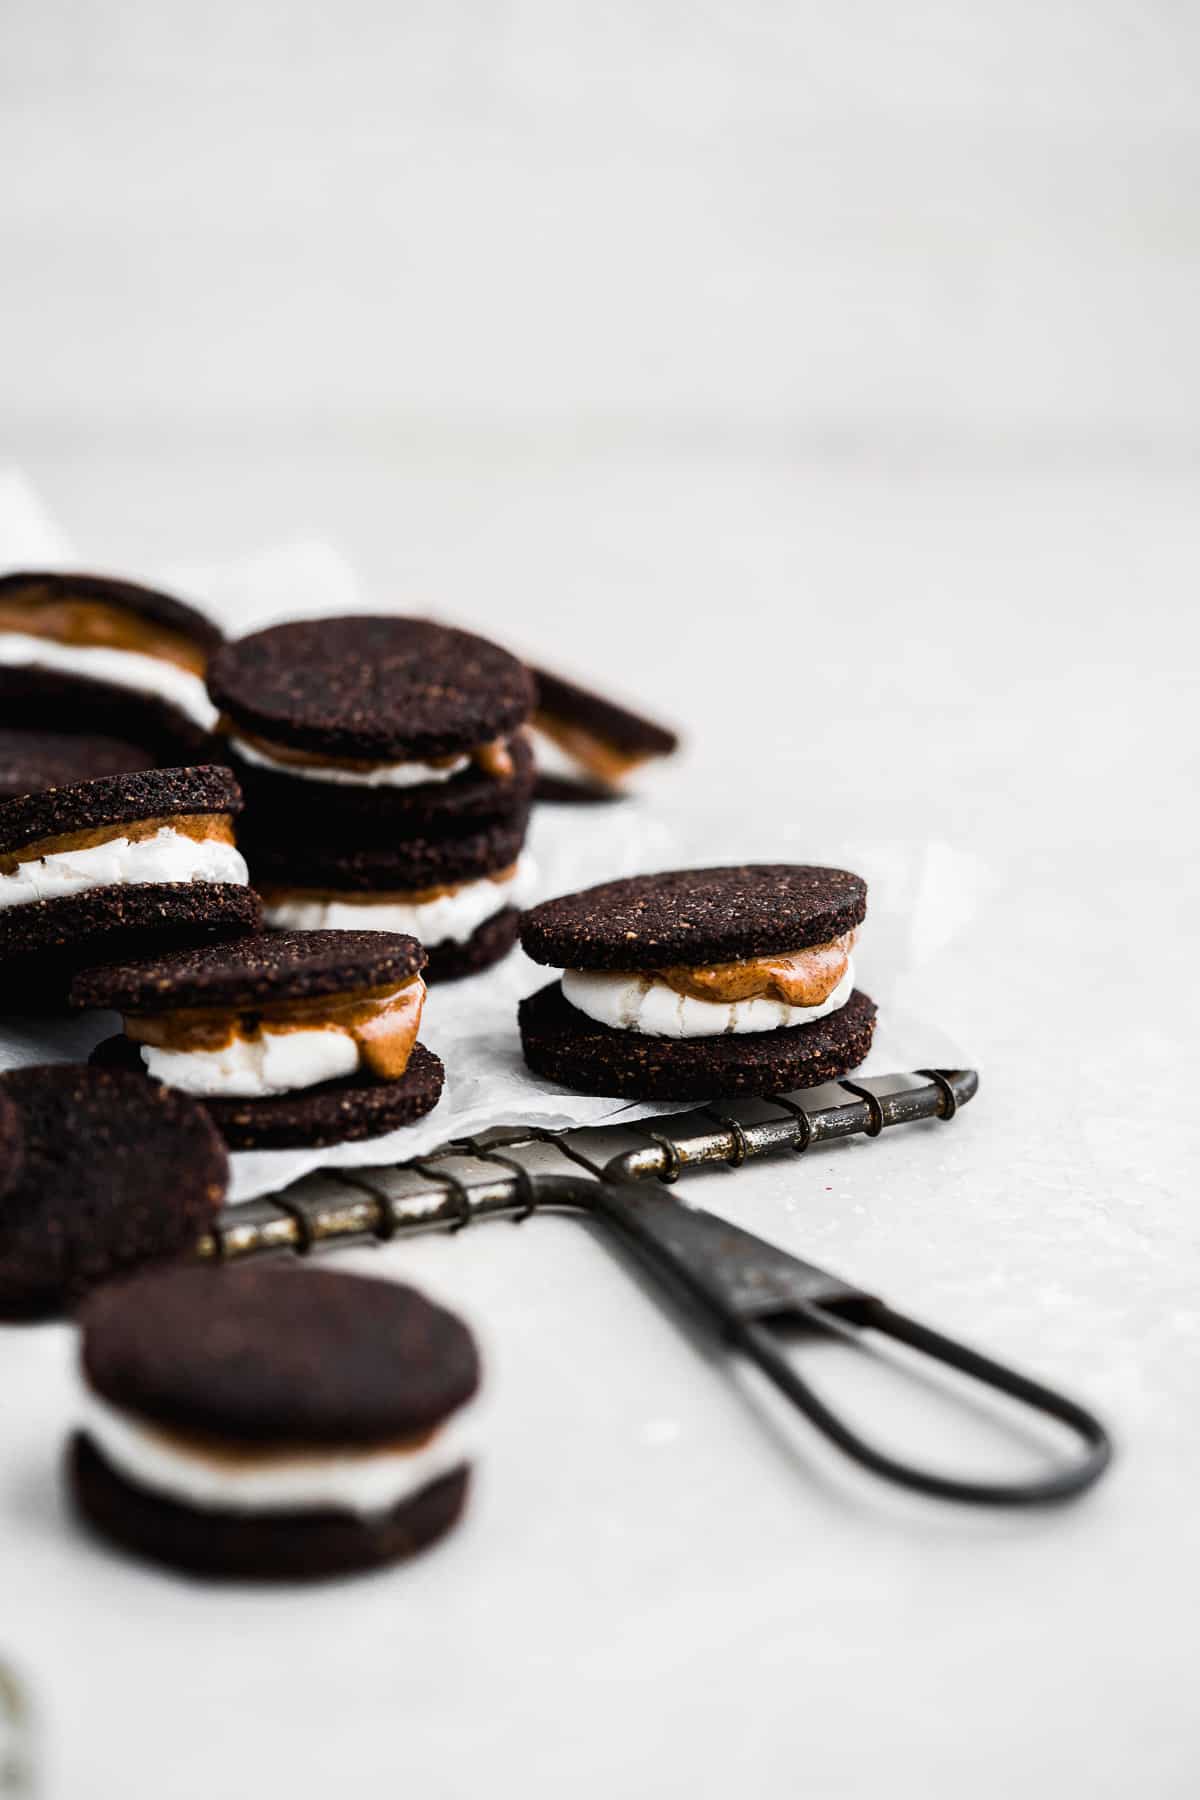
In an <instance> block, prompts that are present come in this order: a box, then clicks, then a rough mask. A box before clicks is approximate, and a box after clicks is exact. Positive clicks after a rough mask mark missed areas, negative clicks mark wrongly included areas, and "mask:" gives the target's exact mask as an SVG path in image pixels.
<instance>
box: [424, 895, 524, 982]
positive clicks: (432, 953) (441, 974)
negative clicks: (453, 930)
mask: <svg viewBox="0 0 1200 1800" xmlns="http://www.w3.org/2000/svg"><path fill="white" fill-rule="evenodd" d="M520 922H521V915H520V913H519V912H518V911H517V909H516V907H515V906H506V907H505V908H504V910H503V912H498V913H494V914H493V916H492V917H491V918H490V919H485V920H484V921H483V924H482V925H478V926H476V928H475V930H474V931H473V932H472V933H471V935H470V937H469V938H468V939H467V940H466V942H465V943H463V944H460V943H459V942H458V941H457V939H455V938H447V939H446V940H445V941H444V942H443V943H441V944H431V945H430V946H429V966H428V968H427V969H426V970H425V980H426V982H427V983H428V984H429V986H430V987H433V986H435V985H436V984H437V983H438V982H440V981H459V980H461V979H462V977H463V976H464V975H479V974H481V973H482V972H483V970H484V969H490V968H491V966H492V964H493V963H498V962H499V961H500V959H501V958H502V957H505V956H507V955H508V953H509V951H510V950H511V949H512V947H513V945H514V944H515V943H516V941H517V926H518V925H519V924H520Z"/></svg>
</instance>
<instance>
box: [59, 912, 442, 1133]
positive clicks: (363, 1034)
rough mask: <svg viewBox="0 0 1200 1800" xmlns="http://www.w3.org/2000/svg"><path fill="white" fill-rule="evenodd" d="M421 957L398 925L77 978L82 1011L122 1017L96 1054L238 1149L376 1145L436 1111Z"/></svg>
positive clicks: (211, 949) (286, 935) (288, 937)
mask: <svg viewBox="0 0 1200 1800" xmlns="http://www.w3.org/2000/svg"><path fill="white" fill-rule="evenodd" d="M424 963H425V952H424V950H423V949H422V948H421V946H420V944H418V943H417V941H416V939H415V938H412V937H403V936H400V935H398V934H397V933H395V932H390V931H289V932H263V933H260V934H258V935H256V936H254V937H243V938H239V939H237V940H235V941H233V942H231V943H226V944H210V945H206V946H205V947H204V948H203V949H199V950H187V951H180V952H177V953H175V954H174V955H170V956H164V957H159V958H156V959H153V960H150V961H144V962H136V963H129V964H125V965H109V966H108V967H105V968H98V969H90V970H88V971H86V972H85V973H84V974H82V975H80V976H79V978H78V979H77V980H76V982H75V985H74V988H73V989H72V999H73V1001H74V1003H75V1004H76V1005H77V1006H97V1007H105V1008H111V1009H112V1010H113V1011H115V1012H119V1013H122V1014H123V1015H124V1024H125V1031H124V1036H122V1037H116V1038H109V1039H108V1040H107V1041H106V1042H105V1043H103V1044H101V1045H100V1047H99V1048H98V1049H97V1050H96V1051H94V1052H93V1058H94V1060H96V1061H99V1062H101V1063H103V1064H105V1065H109V1066H112V1065H115V1066H121V1067H125V1068H132V1069H138V1070H140V1071H141V1072H142V1073H143V1074H144V1075H150V1076H153V1078H154V1079H155V1080H156V1081H162V1082H165V1083H166V1084H167V1085H168V1086H169V1087H173V1088H176V1089H179V1090H180V1091H181V1092H183V1093H186V1094H191V1095H193V1096H194V1097H195V1098H196V1099H198V1100H199V1101H200V1102H201V1104H202V1105H204V1106H205V1107H206V1108H207V1109H208V1112H209V1114H210V1116H211V1118H212V1119H213V1122H214V1123H215V1125H216V1126H217V1129H218V1130H219V1131H220V1132H221V1134H222V1136H223V1137H224V1139H225V1141H226V1143H227V1144H228V1145H229V1146H230V1148H231V1149H235V1150H268V1149H271V1150H277V1149H283V1148H285V1147H287V1146H290V1145H300V1144H305V1145H326V1144H341V1143H346V1142H348V1141H350V1140H357V1139H359V1138H370V1137H378V1136H379V1135H380V1134H381V1133H382V1132H385V1131H393V1130H395V1129H396V1127H397V1126H400V1125H410V1124H412V1123H413V1121H414V1120H416V1119H419V1118H421V1117H422V1116H423V1115H424V1114H425V1113H427V1112H430V1111H432V1109H433V1107H435V1106H436V1105H437V1103H438V1100H439V1099H440V1097H441V1092H442V1080H443V1069H442V1065H441V1063H440V1061H439V1060H438V1058H437V1057H436V1056H434V1054H433V1052H432V1051H430V1050H427V1049H426V1048H425V1046H424V1045H423V1044H419V1043H418V1042H417V1032H418V1030H419V1028H420V1023H421V1009H422V1006H423V1004H424V1000H425V985H424V983H423V981H422V980H421V969H422V968H423V966H424Z"/></svg>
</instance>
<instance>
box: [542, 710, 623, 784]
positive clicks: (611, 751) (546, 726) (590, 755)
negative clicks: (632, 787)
mask: <svg viewBox="0 0 1200 1800" xmlns="http://www.w3.org/2000/svg"><path fill="white" fill-rule="evenodd" d="M533 723H534V724H535V726H536V727H537V729H538V730H539V731H541V732H544V733H545V735H546V736H547V737H548V738H550V739H551V741H552V742H553V743H555V744H557V745H558V747H559V749H560V750H562V751H564V752H565V753H566V755H568V756H569V757H571V758H572V759H573V760H574V761H575V762H577V763H579V764H581V766H582V767H583V768H585V769H586V770H587V772H588V774H589V775H594V776H595V777H596V779H597V781H603V782H606V783H608V784H610V785H612V786H616V785H618V784H619V783H620V782H622V781H624V779H625V777H626V776H627V775H631V774H632V773H633V771H634V770H635V769H637V768H640V767H641V765H642V764H643V763H644V762H646V761H647V760H648V758H647V756H646V755H645V754H643V753H642V752H640V751H637V750H632V751H631V750H619V749H618V748H617V747H616V745H615V744H610V743H609V742H607V740H606V739H604V738H601V737H597V736H596V734H595V732H593V731H589V730H587V729H586V728H585V727H584V726H582V725H576V724H573V723H572V722H571V721H569V720H567V719H560V718H558V717H556V716H555V714H554V713H548V712H535V713H534V715H533Z"/></svg>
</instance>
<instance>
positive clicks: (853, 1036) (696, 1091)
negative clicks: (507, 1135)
mask: <svg viewBox="0 0 1200 1800" xmlns="http://www.w3.org/2000/svg"><path fill="white" fill-rule="evenodd" d="M519 1017H520V1027H521V1044H522V1048H523V1049H524V1052H525V1060H526V1062H527V1063H528V1064H529V1066H530V1068H531V1069H533V1070H535V1071H536V1073H537V1074H539V1075H544V1076H546V1078H547V1079H548V1080H550V1081H558V1082H561V1083H562V1085H563V1086H564V1087H570V1088H574V1089H575V1090H576V1092H578V1093H582V1094H615V1095H625V1096H628V1098H630V1099H632V1100H712V1099H716V1098H717V1097H719V1096H721V1095H729V1094H759V1095H761V1094H787V1093H790V1092H791V1091H792V1089H793V1088H805V1087H815V1086H817V1085H818V1084H819V1083H820V1082H822V1081H836V1080H838V1078H839V1077H840V1076H842V1075H848V1074H849V1073H850V1071H851V1069H855V1068H857V1067H858V1065H859V1063H861V1062H862V1061H863V1060H864V1058H865V1057H866V1055H867V1053H868V1051H869V1050H870V1048H871V1037H872V1034H873V1032H874V1029H875V1002H874V1001H873V1000H871V999H868V997H867V995H866V994H863V993H860V992H859V990H858V989H857V988H856V989H855V990H854V992H853V993H852V994H851V996H850V999H849V1000H848V1001H847V1003H846V1005H845V1006H843V1007H842V1008H841V1009H840V1010H839V1011H837V1012H833V1013H828V1014H827V1015H826V1016H825V1018H823V1019H816V1020H814V1021H813V1023H812V1024H811V1025H793V1026H791V1027H785V1028H783V1029H781V1030H778V1031H756V1032H744V1033H741V1034H731V1035H729V1036H726V1037H701V1038H665V1037H650V1036H648V1035H645V1034H642V1033H639V1032H635V1031H618V1030H615V1029H614V1028H613V1027H612V1026H610V1025H601V1024H598V1023H597V1021H596V1020H595V1019H589V1018H588V1017H587V1015H586V1014H585V1013H581V1012H579V1011H578V1009H577V1008H576V1007H574V1006H572V1005H571V1004H570V1003H569V1002H568V1001H567V1000H566V999H565V998H564V997H563V991H562V985H561V983H560V982H557V981H554V982H551V983H550V985H549V986H548V987H544V988H542V989H541V990H540V991H539V992H538V993H536V994H533V995H531V997H530V998H529V999H527V1000H522V1002H521V1005H520V1012H519Z"/></svg>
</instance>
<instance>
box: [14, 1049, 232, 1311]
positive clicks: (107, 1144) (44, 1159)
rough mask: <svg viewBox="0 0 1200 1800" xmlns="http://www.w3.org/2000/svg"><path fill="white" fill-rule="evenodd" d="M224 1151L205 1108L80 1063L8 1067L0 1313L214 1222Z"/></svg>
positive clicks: (46, 1301) (55, 1304)
mask: <svg viewBox="0 0 1200 1800" xmlns="http://www.w3.org/2000/svg"><path fill="white" fill-rule="evenodd" d="M227 1181H228V1159H227V1156H226V1152H225V1146H224V1144H223V1143H222V1142H221V1139H220V1137H219V1136H218V1134H217V1132H216V1130H215V1129H214V1127H213V1124H212V1121H211V1120H210V1119H209V1117H208V1115H207V1114H206V1113H205V1111H204V1109H203V1108H202V1107H200V1106H198V1105H197V1104H196V1102H195V1101H194V1100H189V1099H188V1098H187V1097H186V1096H185V1095H183V1094H173V1093H170V1092H168V1090H167V1089H165V1088H160V1087H156V1086H155V1084H154V1083H153V1082H149V1081H146V1080H145V1079H144V1078H142V1077H140V1076H136V1075H127V1074H124V1073H122V1072H120V1071H116V1070H108V1069H95V1068H89V1067H87V1066H86V1065H80V1064H76V1063H53V1064H45V1065H42V1064H35V1065H33V1066H30V1067H26V1068H21V1069H13V1070H10V1071H9V1072H8V1073H7V1074H5V1075H0V1318H6V1319H26V1318H41V1317H45V1316H48V1315H52V1314H54V1313H58V1312H61V1311H62V1310H63V1309H64V1308H67V1307H69V1306H71V1305H72V1304H73V1303H74V1302H75V1301H77V1300H78V1298H79V1297H80V1295H81V1294H83V1293H85V1292H86V1291H87V1290H88V1289H90V1288H91V1287H93V1286H94V1285H96V1284H97V1283H98V1282H102V1281H105V1280H108V1279H109V1278H110V1277H111V1276H113V1275H116V1274H119V1273H121V1272H123V1271H128V1270H130V1269H132V1268H134V1267H136V1266H138V1265H139V1264H141V1263H143V1262H146V1261H152V1260H157V1259H160V1258H164V1257H175V1256H179V1255H181V1254H183V1253H185V1252H187V1251H189V1250H190V1249H191V1247H192V1246H193V1245H194V1244H195V1243H196V1241H197V1239H198V1238H200V1237H201V1235H202V1234H203V1233H204V1232H205V1231H206V1230H207V1229H208V1227H209V1226H210V1225H211V1223H212V1221H213V1219H214V1218H215V1216H216V1214H217V1212H218V1210H219V1209H220V1205H221V1202H222V1200H223V1198H224V1195H225V1189H226V1185H227Z"/></svg>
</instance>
